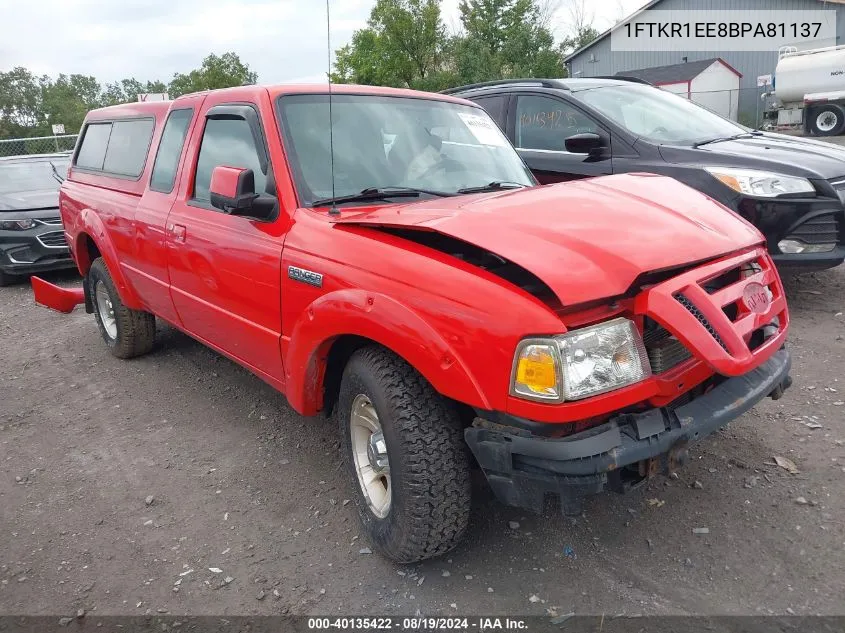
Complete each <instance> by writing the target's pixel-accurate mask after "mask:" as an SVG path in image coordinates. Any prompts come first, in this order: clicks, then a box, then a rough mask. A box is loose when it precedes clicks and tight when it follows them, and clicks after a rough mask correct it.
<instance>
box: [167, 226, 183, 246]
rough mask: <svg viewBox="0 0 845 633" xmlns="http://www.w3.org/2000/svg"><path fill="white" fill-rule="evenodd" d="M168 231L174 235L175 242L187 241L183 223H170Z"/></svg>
mask: <svg viewBox="0 0 845 633" xmlns="http://www.w3.org/2000/svg"><path fill="white" fill-rule="evenodd" d="M167 231H168V232H169V233H170V234H171V235H172V236H173V241H174V242H184V241H185V227H184V226H182V225H181V224H168V225H167Z"/></svg>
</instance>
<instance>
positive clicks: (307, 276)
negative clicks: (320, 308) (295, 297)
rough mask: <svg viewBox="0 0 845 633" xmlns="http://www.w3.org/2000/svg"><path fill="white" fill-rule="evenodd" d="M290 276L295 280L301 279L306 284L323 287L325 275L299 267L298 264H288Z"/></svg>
mask: <svg viewBox="0 0 845 633" xmlns="http://www.w3.org/2000/svg"><path fill="white" fill-rule="evenodd" d="M288 277H290V278H291V279H293V280H295V281H301V282H302V283H304V284H309V285H311V286H316V287H317V288H322V287H323V276H322V275H321V274H320V273H315V272H313V271H311V270H305V269H304V268H297V267H296V266H288Z"/></svg>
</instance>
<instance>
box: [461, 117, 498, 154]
mask: <svg viewBox="0 0 845 633" xmlns="http://www.w3.org/2000/svg"><path fill="white" fill-rule="evenodd" d="M458 116H459V117H461V120H462V121H463V122H464V125H466V126H467V128H468V129H469V131H470V132H472V135H473V136H474V137H475V139H476V140H477V141H478V142H479V143H481V144H482V145H496V146H498V147H502V146H503V145H505V144H506V143H507V141H506V140H505V137H504V135H503V134H502V132H501V131H500V130H499V128H498V127H497V126H496V124H495V123H493V121H491V120H490V119H488V118H487V117H483V116H478V115H477V114H467V113H464V112H459V113H458Z"/></svg>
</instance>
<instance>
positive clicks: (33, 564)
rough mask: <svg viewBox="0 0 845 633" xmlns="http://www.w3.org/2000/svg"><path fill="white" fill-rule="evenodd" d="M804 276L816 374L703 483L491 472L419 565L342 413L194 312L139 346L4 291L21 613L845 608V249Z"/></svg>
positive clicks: (724, 440)
mask: <svg viewBox="0 0 845 633" xmlns="http://www.w3.org/2000/svg"><path fill="white" fill-rule="evenodd" d="M58 278H59V279H60V280H61V281H62V283H67V284H73V283H76V280H75V279H74V278H73V276H70V275H62V276H59V277H58ZM786 282H787V287H788V292H789V299H790V302H791V303H790V305H791V309H792V317H793V324H792V330H791V337H790V338H791V348H792V351H793V354H794V369H793V376H794V378H795V385H794V387H793V388H792V389H791V390H790V391H788V392H787V394H786V396H785V397H784V398H783V399H781V400H780V401H778V402H773V401H770V400H766V401H765V402H763V403H761V404H760V405H759V406H757V407H756V409H754V410H753V411H751V412H750V413H749V414H747V415H745V416H744V417H742V418H741V419H739V420H737V421H735V422H734V423H733V424H731V425H729V426H728V427H727V429H725V430H723V431H721V432H719V433H717V434H715V435H714V436H713V437H711V438H709V439H707V440H706V441H704V442H701V443H700V444H698V445H696V446H695V447H694V448H693V449H692V454H691V463H689V464H688V465H687V467H686V468H685V469H684V470H683V471H682V473H681V476H680V479H676V480H672V479H664V478H657V479H656V480H654V481H653V482H652V483H650V484H649V485H648V486H647V487H645V488H644V489H640V490H638V491H635V492H634V493H631V494H629V495H626V496H617V495H611V494H607V495H604V496H601V497H597V498H594V499H591V500H590V501H589V502H588V503H587V505H586V509H585V512H584V514H583V516H582V517H580V518H578V519H576V520H572V519H566V518H563V517H561V516H558V515H548V516H535V515H531V514H528V513H525V512H523V511H520V510H516V509H510V508H506V507H503V506H502V505H500V504H499V503H498V502H496V501H495V499H493V498H492V495H491V494H490V492H489V490H488V489H487V488H486V486H485V484H484V482H483V481H477V482H475V486H474V502H473V505H474V507H473V512H472V519H471V525H470V529H469V534H468V536H467V538H466V540H465V542H464V544H463V545H462V546H460V547H459V548H458V549H457V550H456V551H454V552H452V553H451V554H449V555H447V556H446V557H444V558H441V559H438V560H434V561H430V562H426V563H424V564H419V565H414V566H410V567H401V566H397V565H394V564H392V563H390V562H388V561H386V560H384V559H382V558H380V557H379V556H377V555H374V554H369V553H366V552H367V551H368V550H367V549H365V548H367V545H368V544H367V543H365V542H363V537H362V538H359V532H358V519H357V516H356V514H355V510H354V508H353V504H352V503H347V499H349V498H350V497H351V494H352V490H351V488H350V482H349V481H348V480H347V479H346V477H345V476H344V474H343V472H342V471H341V470H340V469H339V466H338V450H337V441H336V440H337V438H336V435H337V433H336V430H335V427H334V425H333V424H332V423H331V422H329V421H326V420H325V419H323V418H302V417H300V416H298V415H296V414H295V413H293V412H292V410H291V409H290V408H289V407H288V406H287V404H286V402H285V399H284V397H282V396H281V395H279V394H278V393H276V392H274V391H273V390H272V389H271V388H270V387H269V386H267V385H265V384H264V383H263V382H261V381H260V380H259V379H257V378H255V377H253V376H252V375H251V374H249V373H248V372H246V371H245V370H243V369H241V368H240V367H238V366H236V365H235V364H233V363H231V362H229V361H228V360H226V359H224V358H222V357H220V356H218V355H217V354H215V353H213V352H211V351H209V350H208V349H206V348H204V347H203V346H201V345H200V344H198V343H196V342H194V341H193V340H192V339H190V338H189V337H187V336H185V335H183V334H181V333H179V332H177V331H174V330H172V329H170V328H167V327H161V326H160V329H159V333H158V337H157V345H156V349H155V350H154V352H153V353H151V354H150V355H148V356H145V357H143V358H140V359H136V360H133V361H120V360H117V359H115V358H113V357H112V356H110V355H109V354H108V352H107V351H106V349H105V347H104V345H103V343H102V341H101V339H100V336H99V334H98V332H97V329H96V326H95V324H94V319H93V317H92V316H90V315H87V314H85V313H84V311H83V310H82V309H81V308H78V309H77V310H76V311H75V312H74V313H73V314H71V315H69V316H65V315H59V314H56V313H53V312H51V311H48V310H45V309H43V308H38V307H36V306H34V305H33V301H32V295H31V292H30V290H29V288H28V286H14V287H11V288H3V289H0V335H2V340H3V343H2V348H0V349H2V369H0V385H1V386H2V390H0V393H2V400H0V508H2V515H0V535H2V537H0V543H2V547H0V583H2V584H0V613H4V614H44V615H46V614H53V615H55V614H74V613H76V611H77V610H78V609H80V608H81V609H85V610H86V611H87V612H89V613H96V614H99V615H128V614H144V613H164V612H169V613H177V614H194V615H197V614H214V615H218V614H219V615H223V614H229V615H234V614H243V615H248V614H280V613H293V614H333V613H350V612H352V613H358V614H373V613H384V614H414V613H415V612H417V611H418V610H419V611H421V612H422V613H424V614H453V613H462V614H475V613H479V614H480V613H502V614H505V613H510V614H515V613H519V614H524V615H531V614H536V615H542V614H546V613H552V614H555V613H568V612H572V611H574V612H577V613H628V614H634V613H643V614H690V613H694V614H755V613H765V614H768V613H778V614H783V613H793V612H794V613H799V614H837V613H839V614H841V613H843V601H842V596H843V595H845V574H843V573H842V570H843V569H845V496H843V494H842V490H843V485H844V484H845V446H843V440H845V422H843V413H845V406H843V400H845V380H843V381H840V380H839V376H840V375H841V368H842V359H843V358H845V353H844V352H845V341H843V335H845V318H843V316H842V310H843V308H845V267H840V268H838V269H835V270H831V271H826V272H822V273H815V274H808V275H804V276H801V277H790V278H787V279H786ZM776 455H777V456H780V457H785V458H788V459H789V460H792V461H793V462H794V463H795V464H796V465H797V469H798V472H797V473H796V474H791V473H790V472H787V470H785V469H783V468H780V467H778V466H776V465H773V464H774V462H773V458H774V456H776ZM517 524H518V525H517ZM700 528H707V530H706V531H707V533H700V532H703V531H704V530H700ZM362 550H363V551H364V553H362ZM532 596H535V597H534V598H532Z"/></svg>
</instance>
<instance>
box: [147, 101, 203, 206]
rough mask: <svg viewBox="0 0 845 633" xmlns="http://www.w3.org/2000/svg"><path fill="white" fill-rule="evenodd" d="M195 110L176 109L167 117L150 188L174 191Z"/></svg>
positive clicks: (166, 191) (164, 191) (165, 191)
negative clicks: (180, 160)
mask: <svg viewBox="0 0 845 633" xmlns="http://www.w3.org/2000/svg"><path fill="white" fill-rule="evenodd" d="M193 116H194V111H193V110H191V109H186V110H174V111H173V112H171V113H170V116H168V117H167V123H165V124H164V131H163V132H162V133H161V141H160V142H159V144H158V153H157V154H156V160H155V164H153V175H152V178H151V179H150V189H152V190H153V191H159V192H161V193H170V192H171V191H173V185H174V183H175V182H176V170H177V169H178V168H179V157H180V156H181V155H182V147H183V146H184V145H185V137H187V136H188V126H189V125H190V124H191V119H192V118H193Z"/></svg>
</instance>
